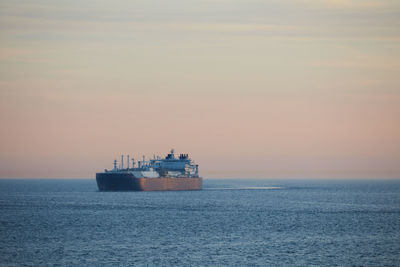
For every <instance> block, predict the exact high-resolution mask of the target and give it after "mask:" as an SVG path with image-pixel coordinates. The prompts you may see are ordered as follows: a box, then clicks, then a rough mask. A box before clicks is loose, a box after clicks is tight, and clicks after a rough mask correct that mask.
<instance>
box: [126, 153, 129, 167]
mask: <svg viewBox="0 0 400 267" xmlns="http://www.w3.org/2000/svg"><path fill="white" fill-rule="evenodd" d="M126 163H127V164H126V165H128V166H127V168H128V170H129V155H126Z"/></svg>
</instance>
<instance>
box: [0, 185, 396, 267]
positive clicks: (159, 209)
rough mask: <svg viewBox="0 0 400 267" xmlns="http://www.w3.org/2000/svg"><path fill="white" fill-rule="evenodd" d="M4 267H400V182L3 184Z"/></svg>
mask: <svg viewBox="0 0 400 267" xmlns="http://www.w3.org/2000/svg"><path fill="white" fill-rule="evenodd" d="M0 265H1V266H400V180H379V179H376V180H345V179H342V180H316V179H315V180H306V179H304V180H273V179H264V180H263V179H258V180H252V179H205V180H204V190H202V191H166V192H99V191H98V189H97V185H96V181H95V179H0Z"/></svg>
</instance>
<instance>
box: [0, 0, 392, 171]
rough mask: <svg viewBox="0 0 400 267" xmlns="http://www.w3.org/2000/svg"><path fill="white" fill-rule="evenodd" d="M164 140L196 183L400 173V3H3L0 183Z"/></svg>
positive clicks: (88, 165) (154, 146) (159, 148)
mask: <svg viewBox="0 0 400 267" xmlns="http://www.w3.org/2000/svg"><path fill="white" fill-rule="evenodd" d="M171 148H175V150H176V152H177V153H178V154H179V153H188V154H189V156H191V157H192V158H193V159H194V160H195V161H196V162H197V163H199V165H200V174H201V175H202V176H203V177H232V178H236V177H237V178H257V177H258V178H260V177H265V178H268V177H271V178H306V177H309V178H336V177H337V178H347V177H348V178H362V177H366V178H371V177H380V178H396V177H397V178H398V177H400V1H398V0H279V1H278V0H271V1H253V0H246V1H245V0H238V1H229V0H217V1H207V0H206V1H190V0H185V1H183V0H182V1H177V0H172V1H151V0H146V1H122V0H121V1H101V0H100V1H86V0H82V1H58V0H56V1H54V0H52V1H50V0H43V1H27V0H25V1H24V0H22V1H8V0H6V1H1V3H0V177H3V178H5V177H9V178H13V177H53V178H59V177H71V178H73V177H83V178H84V177H94V174H95V172H96V171H102V170H103V169H104V168H111V167H112V161H113V160H114V159H118V160H119V158H120V155H121V154H125V155H126V154H130V155H131V156H134V157H136V158H139V157H141V155H142V154H145V155H146V156H147V157H149V156H152V155H153V153H160V154H166V153H168V151H169V149H171Z"/></svg>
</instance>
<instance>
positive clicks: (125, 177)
mask: <svg viewBox="0 0 400 267" xmlns="http://www.w3.org/2000/svg"><path fill="white" fill-rule="evenodd" d="M130 161H132V165H130ZM126 163H127V164H126V167H125V168H124V156H121V162H120V164H119V166H118V163H117V160H114V168H113V169H111V170H107V169H106V170H104V172H103V173H97V174H96V181H97V185H98V187H99V190H100V191H118V190H138V191H150V190H199V189H202V178H200V177H199V168H198V167H199V166H198V165H197V164H195V163H194V161H192V159H191V158H189V155H188V154H180V155H179V157H175V154H174V150H173V149H172V150H171V152H170V153H169V154H168V155H167V156H166V157H165V158H161V157H160V156H155V155H153V158H152V159H150V160H146V158H145V157H144V156H143V158H142V160H140V161H138V162H137V166H136V162H135V159H134V158H132V159H131V160H130V159H129V156H127V160H126Z"/></svg>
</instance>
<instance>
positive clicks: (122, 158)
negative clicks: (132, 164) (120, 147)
mask: <svg viewBox="0 0 400 267" xmlns="http://www.w3.org/2000/svg"><path fill="white" fill-rule="evenodd" d="M123 168H124V155H121V170H122V169H123Z"/></svg>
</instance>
